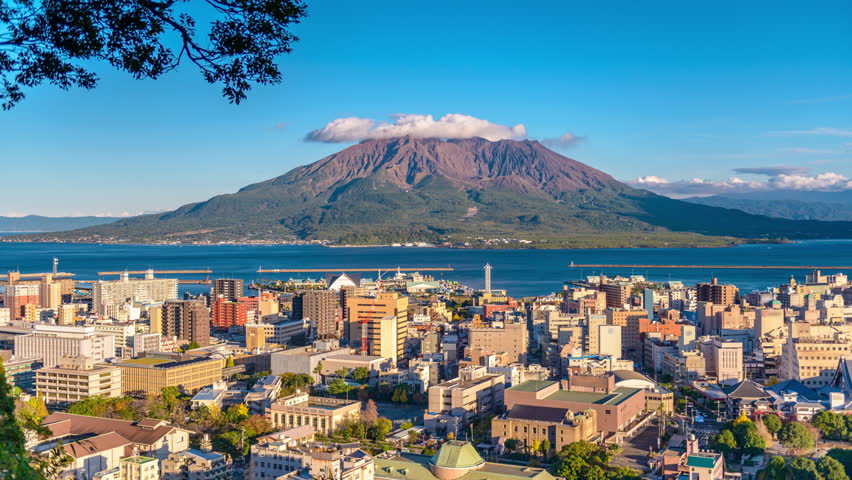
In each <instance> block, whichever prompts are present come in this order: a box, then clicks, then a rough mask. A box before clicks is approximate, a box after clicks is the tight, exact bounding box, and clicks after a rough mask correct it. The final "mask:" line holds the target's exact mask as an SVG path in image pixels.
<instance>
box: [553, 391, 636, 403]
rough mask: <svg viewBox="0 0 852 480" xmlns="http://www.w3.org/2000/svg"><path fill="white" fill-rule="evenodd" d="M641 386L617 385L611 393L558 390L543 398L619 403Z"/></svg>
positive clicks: (561, 400)
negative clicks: (627, 386)
mask: <svg viewBox="0 0 852 480" xmlns="http://www.w3.org/2000/svg"><path fill="white" fill-rule="evenodd" d="M641 391H642V389H641V388H625V387H618V388H616V389H615V390H613V391H612V393H594V392H572V391H570V390H560V391H558V392H554V393H553V394H551V395H550V396H548V397H547V398H546V399H545V400H550V401H557V402H577V403H593V404H595V405H620V404H621V403H623V402H624V401H625V400H627V399H628V398H630V397H632V396H633V395H636V394H637V393H639V392H641Z"/></svg>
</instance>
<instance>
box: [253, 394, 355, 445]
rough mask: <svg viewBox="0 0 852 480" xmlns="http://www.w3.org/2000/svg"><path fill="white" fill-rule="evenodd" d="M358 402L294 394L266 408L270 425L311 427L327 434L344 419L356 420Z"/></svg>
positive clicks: (274, 426) (277, 426) (278, 426)
mask: <svg viewBox="0 0 852 480" xmlns="http://www.w3.org/2000/svg"><path fill="white" fill-rule="evenodd" d="M360 412H361V402H360V401H358V400H343V399H338V398H326V397H312V396H310V395H308V394H307V393H295V394H293V395H290V396H287V397H283V398H280V399H278V400H277V401H275V402H273V403H272V405H271V406H270V407H269V408H268V409H267V410H266V418H267V419H268V420H269V421H270V423H272V428H296V427H300V426H302V425H309V426H311V427H312V428H313V429H314V431H315V432H317V433H321V434H323V435H329V434H330V433H332V432H334V431H335V430H337V428H338V427H339V426H340V425H341V424H342V423H343V422H345V421H347V420H351V419H358V418H359V416H360V414H361V413H360Z"/></svg>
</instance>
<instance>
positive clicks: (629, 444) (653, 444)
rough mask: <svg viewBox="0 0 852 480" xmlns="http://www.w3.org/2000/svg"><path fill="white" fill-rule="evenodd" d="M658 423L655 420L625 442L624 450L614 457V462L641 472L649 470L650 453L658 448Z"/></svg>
mask: <svg viewBox="0 0 852 480" xmlns="http://www.w3.org/2000/svg"><path fill="white" fill-rule="evenodd" d="M657 436H658V435H657V425H656V424H655V423H654V422H650V424H649V425H648V426H647V427H645V430H643V431H642V432H640V433H639V434H638V435H636V436H634V437H633V438H631V439H629V440H628V441H626V442H624V445H622V447H624V451H623V452H621V453H620V454H619V455H618V456H616V457H615V458H613V459H612V463H613V464H615V465H619V466H622V467H630V468H633V469H635V470H638V471H640V472H647V471H648V453H649V452H650V449H651V448H653V449H654V450H656V449H657Z"/></svg>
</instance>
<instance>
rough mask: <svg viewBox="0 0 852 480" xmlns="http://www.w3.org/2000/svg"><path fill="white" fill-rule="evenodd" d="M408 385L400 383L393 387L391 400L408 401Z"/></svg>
mask: <svg viewBox="0 0 852 480" xmlns="http://www.w3.org/2000/svg"><path fill="white" fill-rule="evenodd" d="M408 392H409V390H408V385H406V384H400V385H397V386H396V388H394V389H393V395H391V401H392V402H394V403H408Z"/></svg>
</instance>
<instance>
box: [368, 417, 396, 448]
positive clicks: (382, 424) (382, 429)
mask: <svg viewBox="0 0 852 480" xmlns="http://www.w3.org/2000/svg"><path fill="white" fill-rule="evenodd" d="M392 429H393V422H391V421H390V420H388V419H387V418H384V417H379V419H378V420H376V423H374V424H373V426H372V427H370V436H371V437H373V439H375V440H376V441H379V442H381V441H383V440H384V439H385V437H386V436H387V435H388V433H390V431H391V430H392Z"/></svg>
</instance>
